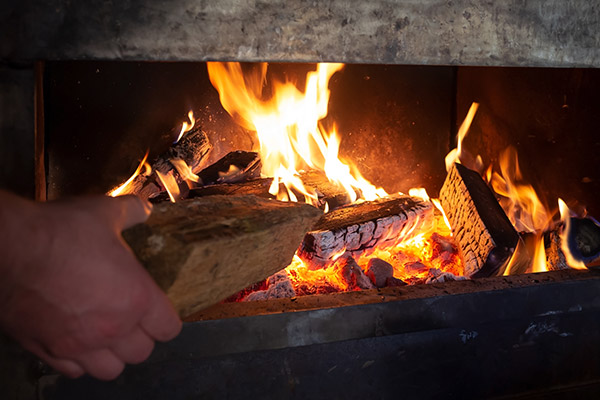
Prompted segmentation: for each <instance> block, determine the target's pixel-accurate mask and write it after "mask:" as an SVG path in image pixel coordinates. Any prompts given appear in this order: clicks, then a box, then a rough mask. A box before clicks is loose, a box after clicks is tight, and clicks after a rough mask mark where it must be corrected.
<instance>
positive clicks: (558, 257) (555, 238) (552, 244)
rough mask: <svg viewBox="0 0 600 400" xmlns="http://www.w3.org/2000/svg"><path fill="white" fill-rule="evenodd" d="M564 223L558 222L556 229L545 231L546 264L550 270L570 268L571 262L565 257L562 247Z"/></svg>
mask: <svg viewBox="0 0 600 400" xmlns="http://www.w3.org/2000/svg"><path fill="white" fill-rule="evenodd" d="M562 227H563V225H562V224H557V225H556V226H555V227H554V229H552V230H551V231H548V232H544V250H545V253H546V266H547V267H548V270H549V271H558V270H561V269H569V268H570V267H569V264H567V260H566V258H565V253H563V251H562V249H561V243H562V240H561V238H560V232H561V231H562Z"/></svg>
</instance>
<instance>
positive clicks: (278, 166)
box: [207, 62, 387, 205]
mask: <svg viewBox="0 0 600 400" xmlns="http://www.w3.org/2000/svg"><path fill="white" fill-rule="evenodd" d="M207 65H208V73H209V77H210V81H211V82H212V84H213V86H214V87H215V88H216V89H217V91H218V92H219V96H220V99H221V104H222V105H223V107H224V108H225V110H227V112H228V113H229V114H230V115H231V116H232V117H233V118H234V119H235V120H236V121H237V122H238V123H239V124H240V125H242V126H243V127H245V128H247V129H250V130H253V131H256V133H257V136H258V139H259V143H260V145H259V153H260V158H261V162H262V171H261V173H262V175H263V176H266V177H273V178H274V179H273V183H272V185H271V187H270V190H269V192H270V193H271V194H273V195H275V196H276V197H277V198H278V199H279V200H284V201H297V200H298V196H303V197H304V199H305V201H306V202H308V203H311V204H313V205H318V196H317V193H316V192H315V191H314V190H313V189H309V188H306V187H305V186H304V184H303V183H302V180H301V179H300V178H299V175H298V174H299V171H301V170H305V169H309V168H310V169H315V170H319V171H323V172H325V174H326V176H327V178H328V179H329V180H330V181H331V182H333V183H335V184H337V185H339V186H340V187H343V188H344V189H345V190H346V192H347V193H348V196H349V198H350V199H351V201H352V202H354V201H356V200H358V199H365V200H374V199H376V198H378V197H383V196H386V195H387V193H386V192H385V191H384V190H383V189H381V188H377V187H375V186H373V185H372V184H371V183H369V182H368V181H367V180H366V179H364V178H363V177H362V176H361V174H360V173H359V172H358V169H357V168H356V167H355V166H352V165H349V164H348V163H346V162H344V161H342V160H341V159H340V158H339V146H340V139H339V137H338V134H337V132H336V128H335V127H333V128H332V129H331V130H330V131H327V130H326V129H325V128H324V127H323V125H322V124H321V123H320V121H321V120H322V119H323V118H325V116H327V109H328V103H329V95H330V92H329V88H328V85H329V80H330V79H331V77H332V75H333V74H335V73H336V72H338V71H340V70H341V69H342V68H343V64H330V63H320V64H317V67H316V71H311V72H309V73H308V74H307V76H306V84H305V87H304V90H303V91H302V90H300V89H299V88H298V87H297V86H296V85H294V84H293V83H291V82H279V81H274V82H273V84H272V87H273V92H272V95H271V96H270V97H269V98H267V96H266V94H265V93H263V88H264V83H265V81H266V72H267V64H264V63H263V64H260V66H259V67H258V68H255V69H254V70H253V71H250V72H246V73H245V72H244V71H242V66H241V65H240V64H239V63H220V62H209V63H208V64H207ZM280 183H283V185H280Z"/></svg>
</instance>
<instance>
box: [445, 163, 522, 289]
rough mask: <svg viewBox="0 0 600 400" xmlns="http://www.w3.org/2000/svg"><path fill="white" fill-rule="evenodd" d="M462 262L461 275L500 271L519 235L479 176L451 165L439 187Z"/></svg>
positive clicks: (476, 275)
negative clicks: (462, 269) (462, 271)
mask: <svg viewBox="0 0 600 400" xmlns="http://www.w3.org/2000/svg"><path fill="white" fill-rule="evenodd" d="M440 201H441V203H442V207H443V208H444V210H445V212H446V216H447V217H448V220H449V221H450V225H451V226H452V234H453V235H454V239H455V241H456V243H457V244H458V247H459V249H460V252H461V256H462V259H463V262H464V274H465V276H467V277H469V278H471V277H484V276H492V275H496V274H501V273H503V272H504V268H505V267H506V261H507V260H508V259H509V258H510V256H511V255H512V253H513V252H514V250H515V248H516V246H517V243H518V242H519V234H518V233H517V231H516V230H515V228H514V227H513V225H512V223H511V222H510V220H509V219H508V217H507V216H506V214H505V213H504V210H503V209H502V207H501V206H500V204H499V203H498V201H497V200H496V198H495V197H494V194H493V193H492V191H491V190H490V188H489V187H488V186H487V185H486V183H485V182H484V181H483V179H482V178H481V176H480V175H479V174H478V173H477V172H475V171H472V170H470V169H468V168H466V167H465V166H463V165H461V164H454V165H453V166H452V168H451V169H450V171H449V172H448V176H447V177H446V181H445V182H444V185H443V186H442V189H441V190H440Z"/></svg>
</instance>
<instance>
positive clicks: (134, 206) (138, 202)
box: [111, 195, 152, 229]
mask: <svg viewBox="0 0 600 400" xmlns="http://www.w3.org/2000/svg"><path fill="white" fill-rule="evenodd" d="M111 200H112V201H113V205H114V206H115V207H116V208H117V209H118V214H119V228H120V229H127V228H130V227H132V226H134V225H137V224H140V223H142V222H144V221H146V220H147V219H148V217H149V216H150V213H151V211H152V204H150V202H148V201H146V200H142V199H141V198H139V197H137V196H133V195H128V196H119V197H114V198H111Z"/></svg>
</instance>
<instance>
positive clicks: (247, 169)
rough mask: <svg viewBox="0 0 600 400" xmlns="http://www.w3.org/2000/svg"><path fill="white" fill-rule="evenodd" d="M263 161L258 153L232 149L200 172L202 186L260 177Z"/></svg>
mask: <svg viewBox="0 0 600 400" xmlns="http://www.w3.org/2000/svg"><path fill="white" fill-rule="evenodd" d="M260 170H261V162H260V157H259V155H258V153H255V152H249V151H232V152H231V153H228V154H227V155H226V156H225V157H223V158H221V159H220V160H219V161H217V162H215V163H214V164H212V165H210V166H208V167H206V168H204V169H203V170H202V171H200V172H198V174H197V175H198V177H199V178H200V184H201V185H202V186H208V185H215V184H218V183H230V184H231V183H238V182H245V181H249V180H253V179H257V178H260Z"/></svg>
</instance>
